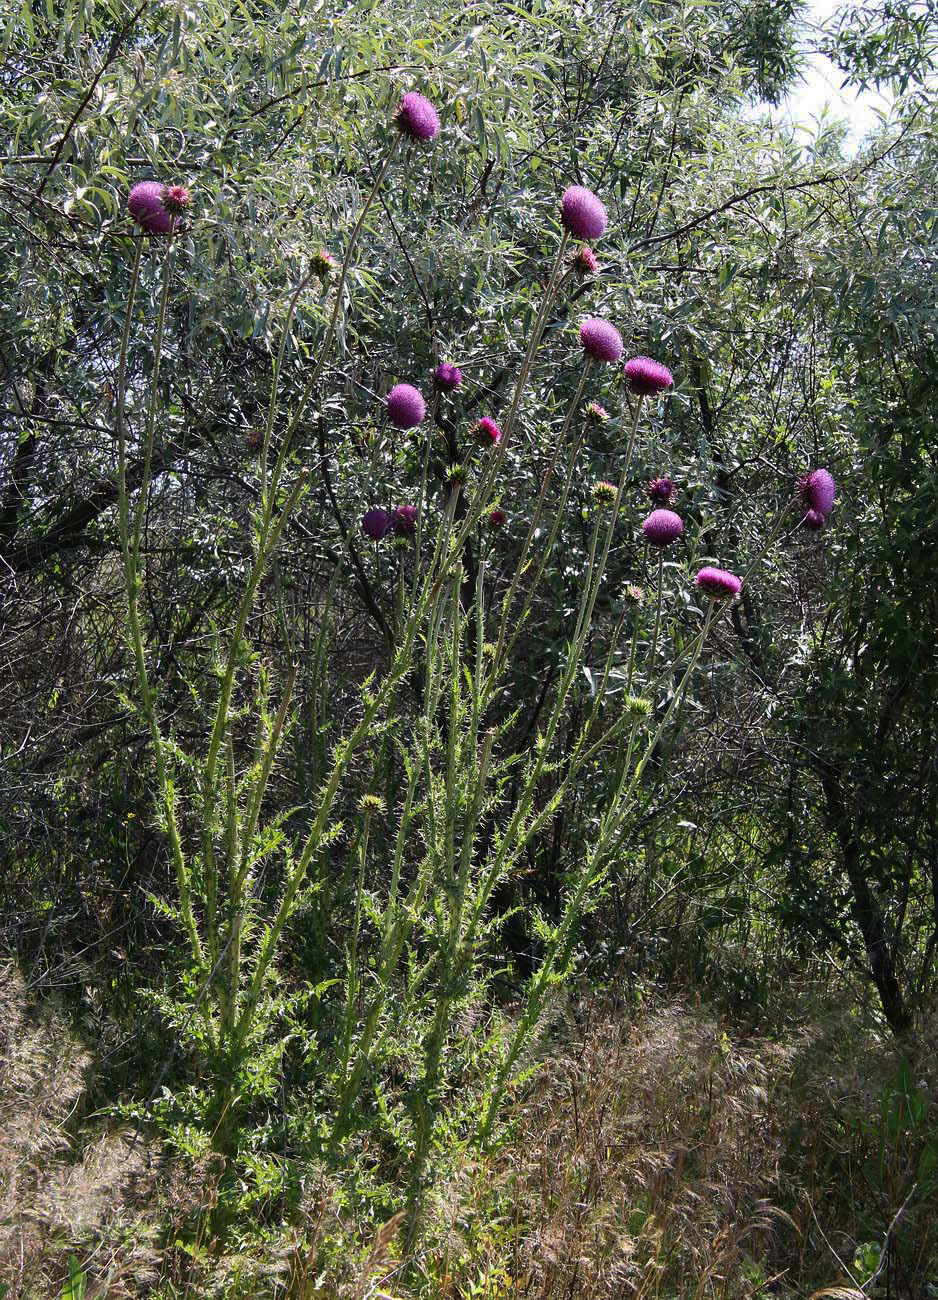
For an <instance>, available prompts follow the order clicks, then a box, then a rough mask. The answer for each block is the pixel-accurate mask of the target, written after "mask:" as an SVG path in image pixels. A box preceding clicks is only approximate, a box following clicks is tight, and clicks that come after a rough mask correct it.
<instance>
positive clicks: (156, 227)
mask: <svg viewBox="0 0 938 1300" xmlns="http://www.w3.org/2000/svg"><path fill="white" fill-rule="evenodd" d="M163 193H164V187H163V186H162V185H161V184H160V182H159V181H140V183H139V184H138V185H135V186H134V187H133V189H132V190H131V191H130V193H129V194H128V195H127V210H128V211H129V213H130V215H131V216H132V217H133V219H134V221H136V223H137V225H138V226H140V228H141V229H142V230H145V231H146V232H147V234H148V235H168V234H169V232H170V230H172V227H173V218H172V216H171V215H170V213H169V212H168V211H167V210H166V208H164V206H163Z"/></svg>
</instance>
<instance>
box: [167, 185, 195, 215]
mask: <svg viewBox="0 0 938 1300" xmlns="http://www.w3.org/2000/svg"><path fill="white" fill-rule="evenodd" d="M191 205H192V196H191V195H190V193H189V191H188V190H187V189H186V187H185V185H167V186H166V188H165V190H164V191H163V207H164V208H165V209H166V211H167V212H168V213H170V215H171V216H174V217H181V216H182V214H183V213H184V212H186V211H187V210H188V208H189V207H190V206H191Z"/></svg>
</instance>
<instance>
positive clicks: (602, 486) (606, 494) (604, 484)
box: [592, 479, 619, 508]
mask: <svg viewBox="0 0 938 1300" xmlns="http://www.w3.org/2000/svg"><path fill="white" fill-rule="evenodd" d="M592 493H593V500H594V501H595V502H596V505H597V506H598V507H601V508H604V507H606V506H613V505H615V503H616V498H617V497H618V495H619V489H618V488H617V487H616V485H615V483H610V482H609V480H608V479H600V480H599V481H598V482H597V483H594V484H593V487H592Z"/></svg>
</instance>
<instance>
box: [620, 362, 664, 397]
mask: <svg viewBox="0 0 938 1300" xmlns="http://www.w3.org/2000/svg"><path fill="white" fill-rule="evenodd" d="M625 379H626V383H627V384H628V386H629V388H630V389H631V391H632V392H633V393H638V394H639V396H641V397H655V396H657V394H658V393H663V392H664V390H665V389H666V388H670V387H671V385H672V384H673V383H674V376H673V375H672V374H671V371H670V370H669V369H668V367H667V366H663V365H662V364H661V362H660V361H652V359H651V357H632V359H631V361H626V363H625Z"/></svg>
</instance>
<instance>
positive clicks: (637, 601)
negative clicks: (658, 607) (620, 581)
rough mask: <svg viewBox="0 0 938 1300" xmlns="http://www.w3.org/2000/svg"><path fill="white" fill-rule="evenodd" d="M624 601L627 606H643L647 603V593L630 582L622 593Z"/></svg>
mask: <svg viewBox="0 0 938 1300" xmlns="http://www.w3.org/2000/svg"><path fill="white" fill-rule="evenodd" d="M622 599H623V600H624V601H625V603H626V604H627V605H642V604H644V602H645V593H644V591H643V590H642V588H641V587H639V586H638V585H637V584H636V583H634V582H630V583H629V584H628V586H627V587H626V588H625V590H624V591H623V592H622Z"/></svg>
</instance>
